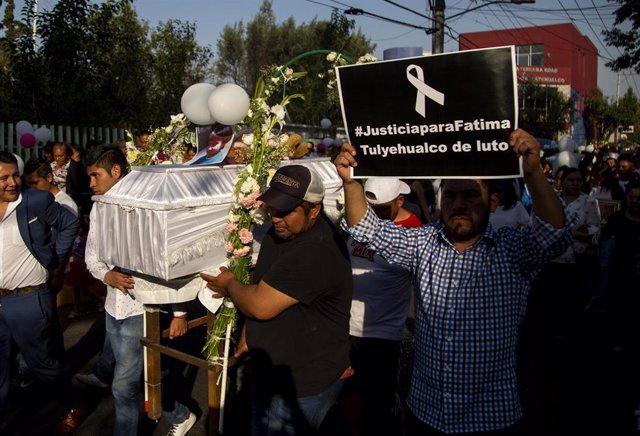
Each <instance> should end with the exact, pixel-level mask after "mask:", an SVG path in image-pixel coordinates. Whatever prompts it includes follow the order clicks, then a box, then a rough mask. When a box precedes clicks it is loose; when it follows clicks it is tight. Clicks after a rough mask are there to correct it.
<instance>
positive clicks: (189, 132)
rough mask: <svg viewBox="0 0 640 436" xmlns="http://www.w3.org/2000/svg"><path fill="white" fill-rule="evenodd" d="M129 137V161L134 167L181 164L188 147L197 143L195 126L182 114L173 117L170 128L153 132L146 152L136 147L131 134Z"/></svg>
mask: <svg viewBox="0 0 640 436" xmlns="http://www.w3.org/2000/svg"><path fill="white" fill-rule="evenodd" d="M127 136H128V137H129V141H127V143H126V146H127V161H128V162H129V165H131V166H132V167H135V166H142V165H162V164H174V163H178V162H181V161H182V156H183V155H184V152H185V150H186V145H187V144H195V143H196V132H195V126H194V125H193V124H191V123H190V122H189V120H187V117H185V115H184V114H182V113H180V114H177V115H171V122H170V123H169V125H168V126H166V127H160V128H157V129H155V130H154V131H153V132H151V134H150V135H149V142H148V145H147V148H146V150H140V149H139V148H138V147H136V145H135V142H134V139H133V135H132V134H131V132H129V131H127Z"/></svg>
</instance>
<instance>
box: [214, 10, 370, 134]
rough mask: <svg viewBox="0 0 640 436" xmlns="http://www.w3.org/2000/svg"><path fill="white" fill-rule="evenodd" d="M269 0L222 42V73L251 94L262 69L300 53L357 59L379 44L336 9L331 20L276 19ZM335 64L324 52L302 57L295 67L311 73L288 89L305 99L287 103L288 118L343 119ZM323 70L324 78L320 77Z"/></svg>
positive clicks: (309, 121) (219, 65)
mask: <svg viewBox="0 0 640 436" xmlns="http://www.w3.org/2000/svg"><path fill="white" fill-rule="evenodd" d="M271 4H272V3H271V1H270V0H264V2H263V3H262V6H261V8H260V10H259V12H258V13H257V14H256V16H255V17H254V18H253V19H251V20H250V21H249V22H247V24H246V26H245V25H244V24H243V22H242V21H241V22H238V23H235V24H234V25H231V26H225V28H224V29H223V30H222V33H221V35H220V38H219V39H218V42H217V48H218V59H217V62H216V72H217V73H218V79H221V80H223V81H227V80H232V81H233V82H234V83H236V84H238V85H240V86H242V87H243V88H245V89H246V90H247V91H248V92H249V93H250V94H252V93H253V87H254V86H255V83H256V81H257V79H258V77H259V75H260V72H261V71H262V69H263V68H264V67H266V66H268V65H283V64H284V63H286V62H287V61H289V60H290V59H292V58H294V57H295V56H297V55H300V54H302V53H305V52H308V51H310V50H316V49H328V50H335V51H340V52H343V53H345V54H347V55H349V56H351V57H353V58H355V59H357V58H358V57H360V56H362V55H364V54H366V53H370V52H371V51H372V50H373V49H374V48H375V46H373V45H372V44H371V43H370V41H369V40H368V39H367V38H366V37H365V36H364V35H363V34H362V32H360V31H357V32H354V27H355V24H354V22H353V20H349V19H347V18H346V17H345V16H344V15H342V14H340V13H337V12H334V13H333V14H332V18H331V20H330V21H326V20H317V19H314V20H312V21H311V22H309V23H302V24H301V25H296V23H295V21H294V19H293V18H291V17H290V18H288V19H286V20H285V21H283V22H282V23H281V24H279V25H278V24H276V22H275V16H274V14H273V10H272V7H271ZM330 67H331V65H330V64H329V63H328V62H327V61H326V59H325V57H324V56H310V57H306V58H304V59H302V60H301V61H299V62H298V63H297V64H296V65H294V68H295V69H296V70H299V71H306V72H307V73H308V77H307V78H306V79H304V80H300V81H297V82H294V84H293V85H291V87H290V88H288V89H287V92H288V93H297V92H299V93H302V94H304V95H305V97H306V98H305V100H304V101H297V102H296V103H295V104H292V105H291V106H289V107H288V111H289V112H288V115H289V121H292V122H297V123H307V124H314V125H317V124H319V123H320V120H321V119H322V118H325V117H328V118H330V119H332V120H333V121H334V125H335V124H339V120H341V119H342V117H341V114H340V108H339V107H338V105H336V104H335V102H334V101H330V99H329V98H328V95H329V94H330V93H331V92H330V91H329V90H328V89H327V83H328V79H327V74H326V73H327V70H328V69H329V68H330ZM320 76H323V77H324V79H320V80H319V77H320Z"/></svg>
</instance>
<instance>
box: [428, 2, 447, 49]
mask: <svg viewBox="0 0 640 436" xmlns="http://www.w3.org/2000/svg"><path fill="white" fill-rule="evenodd" d="M433 23H434V25H435V26H436V31H435V32H434V33H433V39H432V44H433V45H432V49H431V53H433V54H438V53H443V52H444V0H435V7H434V8H433Z"/></svg>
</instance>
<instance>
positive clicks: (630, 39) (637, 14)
mask: <svg viewBox="0 0 640 436" xmlns="http://www.w3.org/2000/svg"><path fill="white" fill-rule="evenodd" d="M609 1H610V2H612V3H618V4H619V5H620V7H619V8H618V9H617V10H616V12H615V16H616V19H615V21H614V23H613V24H614V27H613V28H612V29H611V30H603V31H602V34H603V35H604V36H605V41H606V43H607V45H610V46H613V47H617V48H619V49H621V50H622V51H623V52H624V53H623V54H621V55H620V56H618V57H617V58H616V59H614V60H612V61H610V62H607V64H606V65H607V66H608V67H610V68H612V69H613V70H614V71H621V70H625V69H627V68H633V69H634V70H635V72H636V73H638V74H640V2H639V1H638V0H609ZM627 21H629V24H630V29H629V30H627V31H624V30H622V29H621V28H620V27H616V26H620V25H622V24H624V23H625V22H627Z"/></svg>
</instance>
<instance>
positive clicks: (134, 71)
mask: <svg viewBox="0 0 640 436" xmlns="http://www.w3.org/2000/svg"><path fill="white" fill-rule="evenodd" d="M88 22H89V28H90V35H91V38H92V39H93V41H94V51H93V53H92V55H93V56H92V60H91V62H92V63H93V65H94V67H93V71H95V72H96V77H95V79H96V80H95V88H94V90H93V95H92V99H93V100H94V101H95V102H97V103H98V104H99V106H98V107H95V108H94V111H95V112H94V114H93V116H92V118H93V122H92V123H93V124H98V125H104V124H109V125H115V126H121V127H126V128H132V127H138V126H141V125H144V124H143V120H144V119H145V114H146V112H147V108H148V107H149V102H148V89H149V87H150V86H151V77H150V75H149V74H148V69H149V65H150V64H151V52H150V49H149V43H148V35H149V29H148V27H147V25H146V24H145V23H143V22H141V21H140V20H139V19H138V16H137V14H136V12H135V10H134V9H133V7H132V6H131V4H130V2H129V1H118V2H113V1H107V2H104V3H102V4H100V5H95V6H94V7H93V8H92V10H91V12H90V14H89V19H88Z"/></svg>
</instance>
